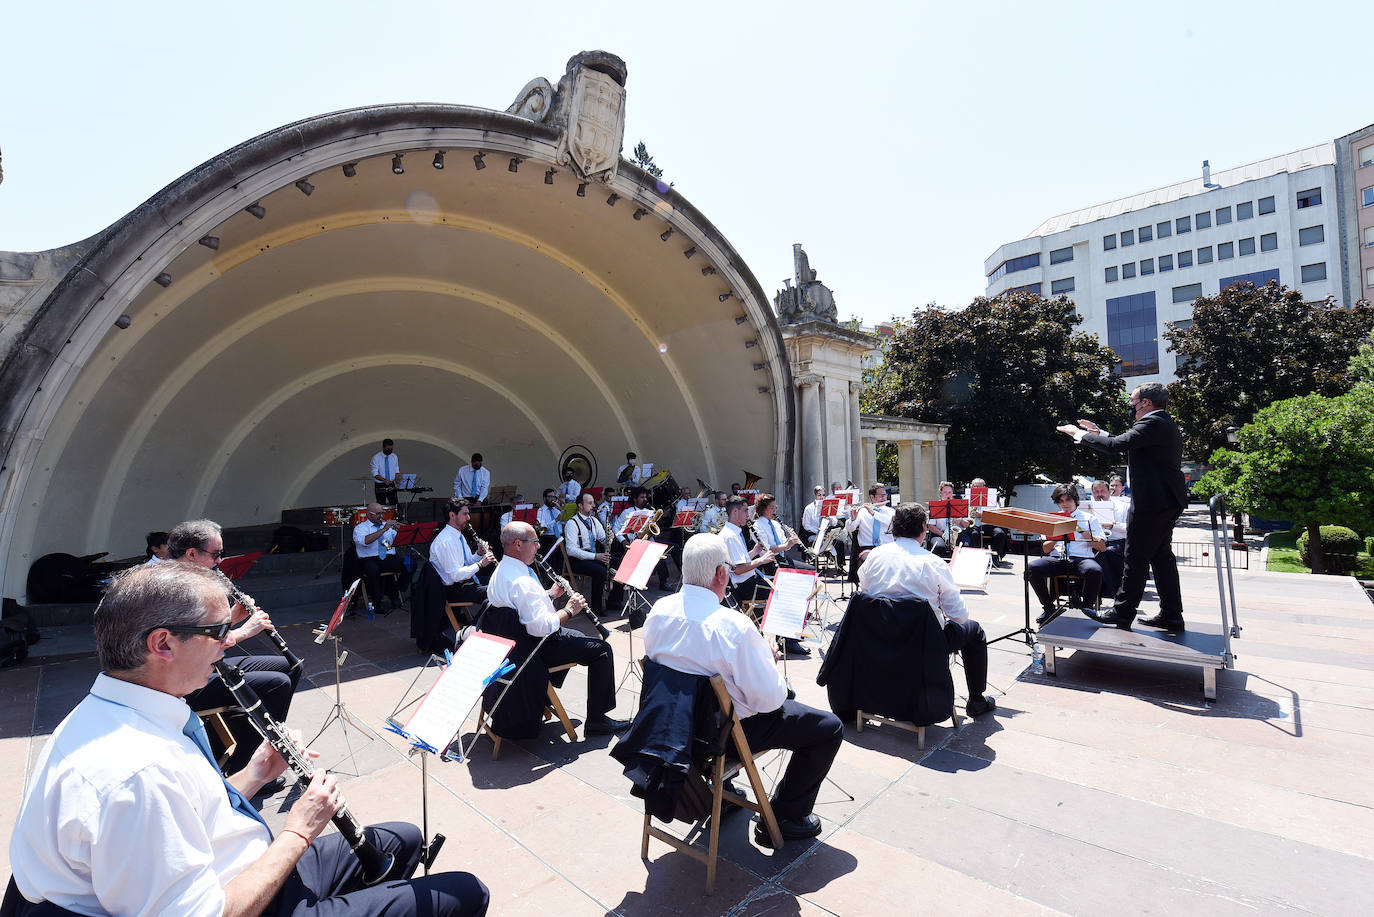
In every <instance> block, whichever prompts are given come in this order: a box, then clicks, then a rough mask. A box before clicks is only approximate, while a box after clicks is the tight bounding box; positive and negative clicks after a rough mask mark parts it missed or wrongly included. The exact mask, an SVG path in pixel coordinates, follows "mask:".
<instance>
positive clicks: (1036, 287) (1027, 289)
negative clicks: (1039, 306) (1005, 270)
mask: <svg viewBox="0 0 1374 917" xmlns="http://www.w3.org/2000/svg"><path fill="white" fill-rule="evenodd" d="M1005 292H1006V293H1033V294H1035V295H1036V296H1039V295H1040V284H1039V282H1038V281H1037V282H1036V283H1028V284H1025V285H1024V286H1019V287H1010V288H1008V289H1007V290H1006V291H1005Z"/></svg>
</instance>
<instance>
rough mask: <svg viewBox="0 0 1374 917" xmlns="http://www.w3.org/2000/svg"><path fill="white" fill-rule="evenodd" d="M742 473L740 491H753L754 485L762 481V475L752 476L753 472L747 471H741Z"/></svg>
mask: <svg viewBox="0 0 1374 917" xmlns="http://www.w3.org/2000/svg"><path fill="white" fill-rule="evenodd" d="M743 471H744V486H743V487H741V488H740V490H753V489H754V485H756V484H758V482H759V481H761V480H763V475H761V474H754V472H752V471H749V470H748V469H743Z"/></svg>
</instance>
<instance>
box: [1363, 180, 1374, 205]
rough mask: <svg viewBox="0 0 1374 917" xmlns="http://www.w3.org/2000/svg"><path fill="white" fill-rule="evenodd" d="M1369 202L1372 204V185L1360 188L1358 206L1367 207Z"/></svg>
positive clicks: (1373, 192) (1373, 188) (1373, 189)
mask: <svg viewBox="0 0 1374 917" xmlns="http://www.w3.org/2000/svg"><path fill="white" fill-rule="evenodd" d="M1370 204H1374V185H1370V186H1369V187H1368V188H1363V189H1361V190H1360V206H1361V207H1368V206H1369V205H1370Z"/></svg>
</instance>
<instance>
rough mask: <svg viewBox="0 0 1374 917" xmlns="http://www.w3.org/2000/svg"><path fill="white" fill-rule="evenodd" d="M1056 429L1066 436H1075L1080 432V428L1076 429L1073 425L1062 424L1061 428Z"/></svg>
mask: <svg viewBox="0 0 1374 917" xmlns="http://www.w3.org/2000/svg"><path fill="white" fill-rule="evenodd" d="M1055 429H1056V430H1058V431H1059V432H1060V433H1063V434H1064V435H1065V436H1073V435H1074V434H1075V433H1077V432H1078V427H1075V426H1074V425H1073V424H1071V423H1061V424H1060V425H1059V426H1057V427H1055ZM1089 432H1091V431H1089Z"/></svg>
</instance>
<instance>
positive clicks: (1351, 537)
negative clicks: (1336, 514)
mask: <svg viewBox="0 0 1374 917" xmlns="http://www.w3.org/2000/svg"><path fill="white" fill-rule="evenodd" d="M1320 531H1321V539H1322V560H1323V561H1325V563H1326V569H1327V570H1328V571H1329V572H1331V573H1348V572H1350V571H1351V570H1354V569H1355V559H1356V558H1357V557H1358V556H1359V553H1360V547H1361V539H1360V536H1359V535H1358V534H1356V532H1355V531H1354V530H1353V529H1348V528H1346V527H1345V526H1343V525H1324V526H1322V527H1321V530H1320ZM1307 548H1308V544H1307V531H1306V530H1304V531H1303V533H1302V534H1301V535H1299V536H1298V555H1299V557H1300V558H1301V559H1302V562H1303V565H1304V566H1307V567H1311V566H1312V554H1311V552H1310V551H1308V549H1307Z"/></svg>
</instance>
